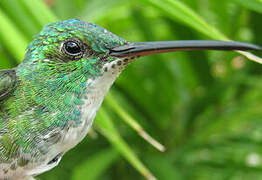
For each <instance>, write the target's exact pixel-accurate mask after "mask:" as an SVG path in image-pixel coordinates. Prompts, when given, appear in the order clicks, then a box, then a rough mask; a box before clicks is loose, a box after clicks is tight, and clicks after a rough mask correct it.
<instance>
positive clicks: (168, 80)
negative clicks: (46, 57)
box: [0, 0, 262, 180]
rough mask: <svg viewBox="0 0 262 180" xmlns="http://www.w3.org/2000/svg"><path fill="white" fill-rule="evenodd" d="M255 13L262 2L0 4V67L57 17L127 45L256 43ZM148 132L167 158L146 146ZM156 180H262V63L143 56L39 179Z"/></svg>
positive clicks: (17, 58)
mask: <svg viewBox="0 0 262 180" xmlns="http://www.w3.org/2000/svg"><path fill="white" fill-rule="evenodd" d="M261 13H262V1H261V0H212V1H211V0H110V1H109V0H45V1H42V0H30V1H29V0H1V1H0V69H5V68H12V67H15V66H17V64H19V63H20V62H21V61H22V60H23V56H24V53H25V48H26V46H27V45H28V43H29V42H30V41H31V40H32V39H33V38H34V35H36V34H37V33H38V32H39V31H40V30H41V28H42V27H43V26H44V25H45V24H47V23H50V22H54V21H57V20H65V19H72V18H79V19H82V20H85V21H88V22H94V23H96V24H98V25H101V26H103V27H105V28H106V29H108V30H110V31H111V32H113V33H115V34H117V35H119V36H121V37H122V38H125V39H127V40H130V41H156V40H182V39H219V40H225V39H231V40H238V41H245V42H251V43H256V44H259V45H262V33H261V32H262V25H261V22H262V14H261ZM254 54H256V55H258V56H260V57H261V56H262V54H261V53H259V52H254ZM146 132H147V133H148V134H150V135H151V136H152V137H153V138H154V139H155V140H156V141H158V142H160V143H161V144H163V145H164V146H165V148H166V150H165V152H160V151H159V150H157V149H156V148H154V147H153V146H152V145H150V143H148V141H146V140H145V139H144V138H145V137H147V136H146V135H145V133H146ZM143 137H144V138H143ZM152 141H153V140H149V142H151V143H152ZM158 148H159V149H160V150H161V148H162V147H161V146H160V145H158ZM162 150H163V149H162ZM153 177H156V178H158V179H161V180H165V179H166V180H175V179H178V180H183V179H186V180H188V179H189V180H191V179H192V180H220V179H227V180H236V179H237V180H240V179H241V180H245V179H262V65H260V64H258V63H255V62H252V61H250V60H248V59H247V58H246V57H244V56H242V55H240V54H239V53H237V52H218V51H208V52H206V51H205V52H203V51H202V52H177V53H169V54H161V55H152V56H149V57H143V58H140V59H139V60H137V61H135V62H134V63H133V64H131V65H130V66H129V67H128V68H127V69H126V70H125V71H124V72H123V73H122V74H121V76H120V78H119V79H118V80H117V81H116V83H115V84H114V85H113V87H112V88H111V90H110V94H109V95H108V96H107V97H106V100H105V102H104V103H103V105H102V108H101V109H100V111H99V113H98V116H97V118H96V120H95V125H94V128H93V129H92V131H91V133H90V134H89V135H88V136H87V137H86V138H85V139H84V140H83V141H82V142H81V143H80V144H79V145H78V146H77V147H75V148H74V149H73V150H71V151H69V152H68V153H67V154H66V155H65V156H64V157H63V159H62V160H61V162H60V164H59V166H58V167H56V168H54V169H53V170H51V171H49V172H46V173H44V174H42V175H40V176H38V178H39V179H41V180H58V179H59V180H61V179H70V180H83V179H85V180H91V179H103V180H104V179H106V180H107V179H108V180H109V179H125V180H131V179H145V178H147V179H153Z"/></svg>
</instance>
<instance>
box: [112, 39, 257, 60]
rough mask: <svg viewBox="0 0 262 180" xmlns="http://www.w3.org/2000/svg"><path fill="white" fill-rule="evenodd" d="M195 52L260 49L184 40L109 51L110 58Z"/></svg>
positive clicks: (220, 42) (117, 48)
mask: <svg viewBox="0 0 262 180" xmlns="http://www.w3.org/2000/svg"><path fill="white" fill-rule="evenodd" d="M197 50H241V51H247V50H261V47H259V46H257V45H254V44H249V43H243V42H235V41H212V40H185V41H155V42H138V43H129V44H126V45H123V46H119V47H115V48H113V49H111V50H110V55H111V56H116V57H130V56H132V57H133V56H145V55H150V54H158V53H165V52H173V51H197Z"/></svg>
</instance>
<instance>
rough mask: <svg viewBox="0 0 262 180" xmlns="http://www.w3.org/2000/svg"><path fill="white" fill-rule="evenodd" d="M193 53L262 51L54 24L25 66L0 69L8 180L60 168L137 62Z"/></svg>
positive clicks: (0, 131) (1, 142)
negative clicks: (118, 82) (132, 37)
mask: <svg viewBox="0 0 262 180" xmlns="http://www.w3.org/2000/svg"><path fill="white" fill-rule="evenodd" d="M187 50H242V51H245V50H261V48H260V47H259V46H257V45H253V44H249V43H243V42H234V41H215V40H213V41H212V40H185V41H155V42H138V43H132V42H129V41H127V40H125V39H122V38H120V37H118V36H117V35H115V34H113V33H111V32H109V31H108V30H106V29H104V28H102V27H100V26H98V25H95V24H92V23H88V22H84V21H82V20H78V19H70V20H65V21H59V22H55V23H50V24H48V25H46V26H45V27H44V28H43V29H42V31H41V32H40V33H39V34H38V35H36V36H35V38H34V39H33V41H32V42H31V43H30V44H29V46H28V48H27V50H26V51H27V52H26V55H25V57H24V60H23V61H22V63H21V64H19V65H18V66H17V67H15V68H13V69H5V70H1V71H0V180H27V179H34V177H35V176H37V175H39V174H41V173H43V172H45V171H48V170H50V169H52V168H54V167H55V166H57V165H58V163H59V162H60V160H61V158H62V156H63V155H64V154H65V153H66V152H67V151H68V150H70V149H72V148H73V147H75V146H76V145H77V144H78V143H79V142H80V141H81V140H82V139H83V138H84V137H85V136H86V134H87V132H88V131H89V129H90V127H91V126H92V123H93V120H94V118H95V116H96V113H97V111H98V109H99V107H100V106H101V103H102V102H103V99H104V97H105V95H106V93H107V92H108V90H109V89H110V87H111V85H112V84H113V82H114V81H115V80H116V78H117V77H118V76H119V74H120V73H121V72H122V70H123V69H125V67H126V66H127V65H128V64H130V63H131V62H132V61H134V59H137V58H138V57H141V56H146V55H150V54H156V53H164V52H173V51H187Z"/></svg>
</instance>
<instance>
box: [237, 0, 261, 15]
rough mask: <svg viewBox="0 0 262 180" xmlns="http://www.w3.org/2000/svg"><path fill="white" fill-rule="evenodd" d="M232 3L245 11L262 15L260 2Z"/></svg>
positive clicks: (249, 0)
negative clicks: (245, 9)
mask: <svg viewBox="0 0 262 180" xmlns="http://www.w3.org/2000/svg"><path fill="white" fill-rule="evenodd" d="M232 2H234V3H236V4H239V5H241V6H243V7H245V8H247V9H250V10H253V11H256V12H258V13H262V1H261V0H248V1H247V0H232Z"/></svg>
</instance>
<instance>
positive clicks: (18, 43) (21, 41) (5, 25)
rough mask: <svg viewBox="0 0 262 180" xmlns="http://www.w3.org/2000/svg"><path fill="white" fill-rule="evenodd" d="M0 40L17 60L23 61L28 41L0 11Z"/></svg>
mask: <svg viewBox="0 0 262 180" xmlns="http://www.w3.org/2000/svg"><path fill="white" fill-rule="evenodd" d="M0 22H1V26H0V39H1V42H2V44H3V45H4V46H6V48H7V49H8V51H9V52H10V53H11V54H12V55H13V56H14V57H15V58H16V60H17V61H18V62H19V61H22V60H23V58H24V55H25V49H26V47H27V45H28V43H29V42H28V41H27V40H26V39H25V38H24V36H23V35H22V34H21V32H20V31H19V30H18V29H17V28H16V26H15V24H13V22H12V21H10V19H9V18H8V17H7V16H6V15H5V14H4V13H3V11H1V10H0Z"/></svg>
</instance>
